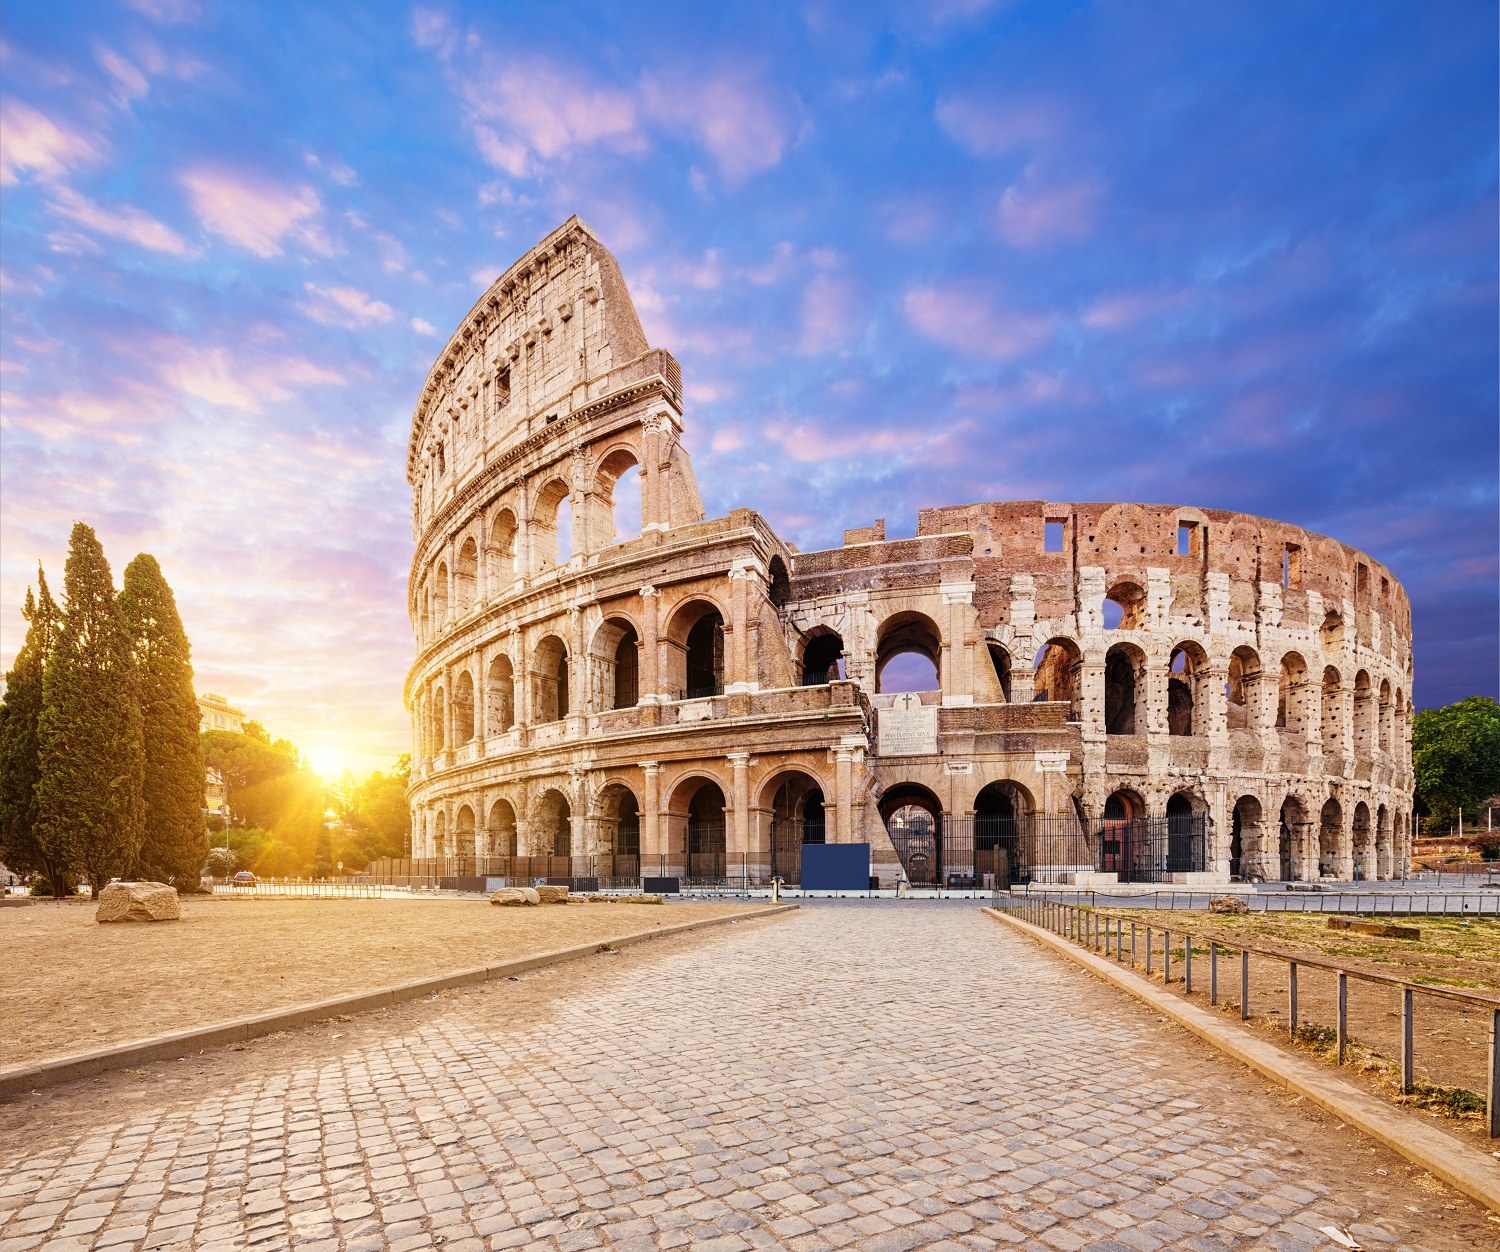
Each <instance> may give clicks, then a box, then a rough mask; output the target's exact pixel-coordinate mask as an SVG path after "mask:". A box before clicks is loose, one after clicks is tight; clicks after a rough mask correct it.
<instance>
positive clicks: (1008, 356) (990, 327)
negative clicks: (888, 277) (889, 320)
mask: <svg viewBox="0 0 1500 1252" xmlns="http://www.w3.org/2000/svg"><path fill="white" fill-rule="evenodd" d="M904 305H905V310H906V320H907V322H908V323H910V325H911V327H912V329H913V330H915V331H917V332H918V333H919V334H921V335H925V336H926V337H927V338H928V339H932V340H934V341H936V342H938V343H942V344H946V345H948V346H949V347H951V348H954V349H956V350H957V351H958V352H961V353H963V354H964V355H965V356H971V357H981V358H986V359H990V360H1013V359H1015V358H1017V357H1022V356H1025V355H1027V354H1028V353H1031V352H1034V351H1035V350H1036V349H1037V348H1039V347H1041V346H1042V345H1043V344H1044V343H1045V342H1046V341H1047V340H1048V338H1050V337H1051V334H1052V329H1053V324H1054V319H1053V318H1052V317H1050V316H1044V315H1040V314H1033V313H1022V312H1019V311H1018V310H1015V309H1006V308H999V307H996V305H995V304H994V303H993V302H992V301H991V299H990V298H989V297H988V296H987V295H986V294H984V293H981V292H978V291H975V290H973V289H970V288H963V287H947V288H936V287H918V288H913V289H912V290H911V291H908V292H907V293H906V298H905V301H904Z"/></svg>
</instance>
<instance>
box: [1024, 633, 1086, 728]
mask: <svg viewBox="0 0 1500 1252" xmlns="http://www.w3.org/2000/svg"><path fill="white" fill-rule="evenodd" d="M1082 667H1083V653H1081V652H1080V651H1079V650H1078V645H1077V644H1075V643H1074V642H1073V641H1072V640H1071V639H1049V640H1048V641H1047V642H1046V643H1044V644H1043V645H1042V646H1041V647H1040V648H1038V649H1037V653H1036V658H1035V660H1034V661H1033V662H1032V668H1033V669H1034V670H1035V676H1034V677H1033V679H1032V683H1033V687H1032V697H1031V698H1032V700H1033V701H1037V700H1046V701H1052V702H1056V703H1062V704H1066V705H1067V706H1068V720H1069V721H1077V720H1078V707H1079V700H1078V696H1079V686H1080V684H1079V671H1080V670H1081V669H1082Z"/></svg>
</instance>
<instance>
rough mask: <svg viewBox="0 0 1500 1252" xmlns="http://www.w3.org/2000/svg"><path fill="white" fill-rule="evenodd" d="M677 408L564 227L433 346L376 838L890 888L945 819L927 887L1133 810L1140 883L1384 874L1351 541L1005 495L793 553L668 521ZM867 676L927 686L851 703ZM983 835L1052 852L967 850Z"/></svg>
mask: <svg viewBox="0 0 1500 1252" xmlns="http://www.w3.org/2000/svg"><path fill="white" fill-rule="evenodd" d="M683 422H684V418H683V402H682V382H681V373H680V369H679V367H678V364H677V362H676V361H675V360H674V359H673V357H672V355H671V354H670V353H669V352H667V351H666V350H664V349H662V348H652V347H650V346H649V345H648V344H647V342H646V337H645V334H644V333H643V331H642V329H641V324H640V320H639V318H638V317H637V315H636V311H635V308H634V306H633V304H632V303H631V299H630V295H629V293H628V291H627V290H626V287H625V283H624V281H623V279H622V277H621V274H620V269H619V266H618V264H617V263H616V261H615V259H614V258H613V257H612V256H611V255H610V253H609V252H608V251H607V250H606V249H605V248H604V246H603V245H602V244H601V243H600V242H599V240H598V239H597V238H596V237H595V235H594V234H593V232H592V231H591V230H590V229H589V228H588V227H587V226H586V225H584V224H583V223H582V222H581V221H579V220H578V219H577V218H572V219H570V220H569V221H567V222H565V223H564V224H563V225H562V226H560V227H559V228H558V229H557V230H555V231H554V232H553V233H552V234H551V235H549V236H548V237H547V238H546V239H544V240H543V241H542V242H541V243H540V244H539V245H537V246H536V247H535V248H533V249H532V250H531V251H529V252H528V253H527V254H526V255H525V256H523V257H522V258H521V259H520V260H519V261H517V262H516V263H515V264H514V265H513V266H511V268H510V269H509V270H507V271H506V273H505V274H503V275H502V276H501V277H500V278H499V279H497V280H496V281H495V283H494V284H493V285H492V286H491V287H490V288H489V290H488V291H486V292H485V293H484V295H483V296H482V297H481V298H480V300H479V302H478V303H477V304H476V305H475V306H474V308H473V309H472V310H471V311H470V313H469V314H468V315H467V316H466V317H465V318H464V319H463V322H462V324H461V325H460V327H459V328H458V330H457V332H456V333H455V334H454V335H453V337H452V338H451V339H450V341H449V342H448V344H447V346H446V347H445V348H444V350H443V352H442V353H441V355H440V356H439V357H438V359H437V361H436V363H435V364H434V365H433V367H432V370H431V372H430V374H429V375H428V378H427V381H426V384H425V386H424V387H423V389H422V394H421V399H420V401H419V403H418V405H417V408H416V412H415V415H414V417H413V420H412V430H411V441H410V445H409V450H408V455H407V477H408V480H409V482H410V483H411V486H412V489H413V493H414V498H413V523H414V526H413V529H414V536H415V540H416V553H415V556H414V558H413V561H412V567H411V579H410V589H409V596H408V605H409V610H410V614H411V621H412V625H413V629H414V631H415V634H416V643H417V655H416V660H415V662H414V664H413V665H412V668H411V672H410V674H409V676H408V679H407V684H406V693H405V694H406V702H407V706H408V708H409V709H410V712H411V717H412V743H413V753H412V760H413V768H412V783H411V791H410V800H411V806H412V829H413V832H414V833H413V855H414V856H416V857H419V858H443V859H444V860H449V859H451V858H455V857H461V858H511V857H517V856H521V857H526V856H530V857H543V858H554V859H559V858H561V859H565V860H566V862H567V863H569V864H571V865H572V866H573V867H574V872H575V873H578V872H588V871H586V870H579V869H578V868H577V867H578V866H579V865H580V864H582V863H584V862H587V864H588V865H589V866H592V867H593V868H594V872H598V866H599V865H600V864H604V865H612V864H613V865H618V863H620V862H621V861H623V860H630V861H631V863H632V864H634V865H636V867H637V869H639V870H642V871H643V872H646V873H648V874H649V873H653V872H657V871H660V872H663V873H672V874H681V873H690V874H691V873H692V872H694V861H695V858H696V859H697V861H698V862H699V863H700V864H701V865H702V866H707V867H708V868H707V872H708V873H709V874H710V875H723V874H728V875H732V876H738V875H739V874H740V873H742V872H743V873H745V874H746V875H747V876H750V877H752V878H756V877H758V878H761V879H764V878H765V877H766V876H767V875H768V874H770V873H772V872H780V871H781V869H782V868H783V867H782V866H778V864H777V855H778V849H779V848H781V847H782V844H781V843H780V841H781V840H782V839H783V838H791V839H792V840H793V842H794V843H797V844H801V843H809V842H823V841H827V842H830V843H838V842H855V843H858V842H867V843H869V844H870V845H871V847H872V863H873V868H872V873H873V874H875V875H877V876H879V877H880V878H881V880H882V882H883V883H884V885H886V886H890V885H892V884H893V883H894V882H895V881H896V880H897V879H898V878H900V877H909V878H911V879H912V880H913V881H917V880H919V879H921V877H922V874H923V873H925V872H927V871H928V870H929V869H930V867H929V866H928V865H927V860H928V859H929V858H935V859H936V860H937V861H938V862H941V860H942V858H943V855H944V853H943V851H942V847H941V845H942V842H943V840H944V839H945V838H947V839H950V840H952V839H955V838H957V834H956V833H955V832H959V831H962V830H964V829H968V830H970V831H971V832H973V831H977V832H978V835H977V837H975V838H974V841H973V844H972V848H971V852H970V854H969V857H968V860H967V861H966V863H965V865H964V866H963V867H962V869H963V872H964V873H966V874H967V875H968V876H969V878H968V879H966V880H965V882H963V883H959V884H958V885H966V884H969V885H976V886H978V885H981V883H980V882H979V879H980V878H981V877H983V880H984V885H987V884H988V883H989V882H990V881H991V880H992V878H993V877H994V876H995V875H998V876H999V877H1000V878H1002V879H1010V880H1014V879H1015V878H1017V877H1018V876H1019V877H1026V876H1031V877H1036V878H1047V877H1049V876H1050V877H1052V878H1053V880H1057V879H1059V878H1062V879H1068V880H1071V881H1076V882H1084V881H1097V880H1098V879H1097V876H1098V875H1101V874H1102V875H1103V876H1104V879H1105V880H1108V879H1109V878H1111V877H1112V876H1114V875H1115V874H1120V875H1121V876H1124V877H1129V876H1130V868H1131V867H1130V865H1129V864H1128V863H1127V862H1128V860H1129V856H1128V852H1122V851H1121V848H1122V847H1127V848H1128V840H1127V843H1126V844H1122V843H1121V842H1120V839H1119V838H1118V837H1114V838H1112V836H1119V835H1121V833H1122V832H1123V833H1125V834H1128V833H1129V832H1131V831H1133V830H1135V829H1137V827H1139V828H1140V829H1146V828H1147V827H1149V826H1150V823H1152V822H1157V823H1160V822H1166V823H1167V824H1168V826H1169V827H1170V828H1171V829H1172V830H1174V831H1175V830H1178V829H1182V830H1189V831H1193V832H1197V834H1198V835H1200V836H1201V837H1202V839H1203V840H1204V854H1203V856H1202V857H1201V858H1200V859H1198V860H1194V861H1192V863H1191V864H1188V863H1187V862H1184V867H1183V869H1182V872H1168V873H1167V874H1166V875H1164V876H1159V877H1158V880H1161V877H1165V878H1167V879H1168V880H1171V881H1192V882H1205V883H1206V882H1211V881H1226V880H1228V879H1229V878H1230V877H1231V876H1234V877H1239V878H1243V879H1278V878H1289V879H1290V878H1295V879H1316V878H1319V877H1331V878H1336V879H1351V878H1354V877H1356V876H1358V877H1361V878H1366V879H1373V878H1388V877H1390V876H1392V875H1399V874H1400V873H1401V871H1402V866H1403V865H1404V864H1405V861H1406V857H1407V854H1408V849H1409V843H1410V837H1411V811H1412V773H1411V746H1410V724H1411V707H1410V695H1409V693H1410V690H1411V676H1412V653H1411V628H1410V620H1411V619H1410V609H1409V606H1408V603H1407V599H1406V596H1405V593H1404V592H1403V590H1402V588H1401V585H1400V584H1399V583H1398V582H1397V581H1396V580H1395V578H1393V577H1392V576H1391V573H1390V571H1389V570H1387V569H1386V568H1385V567H1384V566H1382V565H1381V564H1380V563H1379V562H1377V561H1375V560H1372V559H1371V558H1370V557H1368V556H1366V555H1365V554H1364V553H1361V552H1358V551H1356V550H1354V549H1352V548H1349V547H1347V546H1346V545H1344V544H1342V543H1339V542H1338V541H1337V540H1334V539H1329V538H1327V537H1325V536H1322V535H1316V534H1312V533H1309V532H1307V531H1304V530H1302V529H1300V528H1298V527H1296V526H1291V525H1287V524H1284V523H1281V522H1276V521H1271V520H1269V519H1266V518H1260V517H1251V516H1248V515H1245V514H1240V513H1228V512H1223V511H1220V510H1215V509H1203V508H1195V507H1188V506H1169V505H1143V504H1074V503H1066V502H1061V501H1042V500H1026V501H1006V502H992V503H983V504H964V505H953V506H950V507H944V508H936V509H924V510H922V512H921V514H920V515H919V517H918V522H917V532H916V535H915V537H914V538H910V539H888V538H887V537H886V533H885V525H884V522H882V521H876V522H875V523H874V524H873V525H869V526H865V527H861V528H858V529H854V530H849V531H846V532H845V535H844V543H843V546H841V547H838V548H833V549H829V550H827V551H820V552H798V551H796V549H795V548H793V547H792V546H791V545H790V544H788V543H787V542H785V541H784V540H782V539H781V538H779V537H778V536H777V534H776V533H775V531H774V530H773V529H772V528H771V526H770V525H769V524H768V523H767V521H766V519H765V518H763V517H762V516H761V515H760V514H758V513H756V512H754V511H753V510H751V509H735V510H733V511H732V512H731V513H729V515H728V516H726V517H719V518H706V517H705V516H704V510H703V505H702V502H701V499H700V497H699V494H698V488H697V486H696V484H695V482H694V479H693V471H692V465H691V463H690V461H689V458H688V454H687V451H686V449H685V448H684V447H683V444H682V433H683ZM633 483H634V484H638V485H631V484H633ZM637 492H638V498H639V534H638V535H634V536H631V537H625V538H621V537H620V535H619V534H618V533H617V528H620V527H622V525H623V520H624V518H625V517H626V516H627V515H628V514H630V513H632V512H633V510H634V501H635V499H636V494H637ZM632 529H633V528H632ZM617 540H618V541H617ZM892 663H898V670H900V669H901V667H902V666H906V667H908V668H909V667H910V666H912V665H915V666H917V667H918V668H921V667H923V666H926V667H927V668H928V672H930V673H931V674H932V679H931V681H930V683H929V684H928V685H929V686H930V688H931V689H930V690H926V691H917V692H912V691H910V686H911V684H910V682H907V683H905V684H903V685H904V686H906V687H907V688H908V690H907V691H905V692H902V693H894V692H890V691H886V690H883V684H882V678H883V676H885V674H886V668H887V666H888V664H892ZM898 670H893V671H891V673H892V674H895V673H897V672H898ZM887 685H894V684H887ZM918 685H919V686H920V685H921V684H918ZM966 823H967V826H966ZM986 823H989V824H988V825H986ZM1173 823H1175V825H1173ZM998 830H1004V831H1006V832H1013V831H1021V832H1023V833H1024V832H1027V831H1033V832H1034V831H1044V830H1045V831H1051V832H1053V834H1054V835H1055V833H1056V832H1058V831H1064V832H1066V831H1073V832H1074V833H1075V834H1076V835H1077V836H1078V837H1079V838H1081V839H1082V840H1083V841H1084V842H1083V843H1081V844H1079V845H1078V847H1079V848H1082V849H1083V851H1082V852H1077V851H1075V852H1073V853H1070V854H1069V855H1068V856H1066V857H1062V858H1061V859H1059V857H1057V856H1051V857H1050V858H1049V856H1048V855H1046V854H1043V853H1041V852H1038V851H1036V850H1035V849H1033V851H1032V853H1031V854H1029V856H1028V855H1022V854H1020V853H1017V855H1016V857H1015V858H1013V859H1012V860H1011V861H1010V862H1001V861H997V860H996V859H995V858H994V857H993V856H991V857H990V859H989V860H988V861H986V860H985V855H986V854H985V851H984V850H985V849H986V848H989V847H993V846H998V844H997V839H996V838H990V837H989V836H987V835H986V833H985V832H986V831H990V832H994V831H998ZM787 832H790V833H789V834H788V833H787ZM893 836H894V838H893ZM1028 837H1029V836H1028ZM1050 837H1052V836H1050V835H1049V838H1050ZM987 838H988V840H989V841H988V842H986V840H987ZM923 839H926V840H927V841H928V844H932V845H936V846H932V847H924V846H921V845H922V841H923ZM1018 846H1019V845H1018ZM1037 847H1040V845H1037ZM1173 855H1176V853H1175V852H1174V854H1173ZM1064 862H1066V864H1064ZM948 864H949V865H950V867H951V866H953V865H955V864H957V861H956V859H955V857H954V856H953V855H950V856H949V858H948ZM1167 868H1168V870H1169V871H1172V870H1173V867H1172V866H1170V865H1169V866H1168V867H1167ZM1058 870H1063V871H1066V872H1060V873H1053V872H1051V871H1058ZM981 871H983V873H981ZM479 872H485V871H484V870H483V869H481V870H480V871H479ZM491 872H493V871H491ZM632 872H635V871H632ZM929 878H930V874H929ZM942 881H943V885H954V884H955V879H954V876H953V871H952V870H951V869H950V870H949V871H948V876H947V877H946V879H944V880H942Z"/></svg>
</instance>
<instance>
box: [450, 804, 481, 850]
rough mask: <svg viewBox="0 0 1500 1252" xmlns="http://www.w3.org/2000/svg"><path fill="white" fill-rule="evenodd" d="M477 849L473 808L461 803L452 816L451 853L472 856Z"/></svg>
mask: <svg viewBox="0 0 1500 1252" xmlns="http://www.w3.org/2000/svg"><path fill="white" fill-rule="evenodd" d="M477 851H478V847H477V845H476V844H475V842H474V810H473V809H472V808H471V807H470V806H469V805H467V804H463V805H460V806H459V809H458V812H457V814H455V815H454V818H453V855H454V856H473V855H474V854H475V853H476V852H477Z"/></svg>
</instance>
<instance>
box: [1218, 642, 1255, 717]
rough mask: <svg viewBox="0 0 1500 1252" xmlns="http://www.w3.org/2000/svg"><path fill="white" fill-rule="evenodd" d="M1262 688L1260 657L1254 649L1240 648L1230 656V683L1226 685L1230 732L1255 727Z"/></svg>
mask: <svg viewBox="0 0 1500 1252" xmlns="http://www.w3.org/2000/svg"><path fill="white" fill-rule="evenodd" d="M1259 688H1260V657H1259V656H1258V655H1257V654H1256V651H1255V649H1254V648H1250V647H1244V646H1241V647H1238V648H1236V649H1235V650H1234V651H1233V652H1231V653H1230V654H1229V681H1228V682H1226V683H1225V684H1224V696H1225V699H1226V701H1227V708H1226V710H1225V721H1226V723H1227V727H1228V729H1229V730H1248V729H1250V728H1251V727H1253V726H1254V725H1255V716H1254V712H1253V710H1254V709H1255V707H1256V706H1257V704H1258V701H1257V699H1256V696H1257V693H1258V691H1259Z"/></svg>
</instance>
